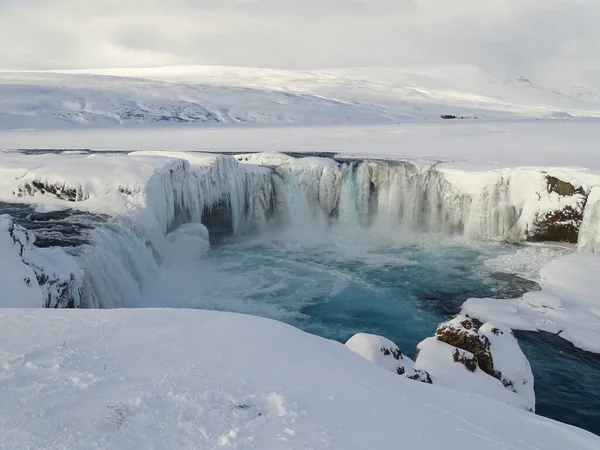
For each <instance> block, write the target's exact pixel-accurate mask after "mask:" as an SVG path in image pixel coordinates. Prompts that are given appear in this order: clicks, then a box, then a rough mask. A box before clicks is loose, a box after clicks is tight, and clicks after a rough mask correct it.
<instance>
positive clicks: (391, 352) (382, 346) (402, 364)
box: [344, 333, 431, 383]
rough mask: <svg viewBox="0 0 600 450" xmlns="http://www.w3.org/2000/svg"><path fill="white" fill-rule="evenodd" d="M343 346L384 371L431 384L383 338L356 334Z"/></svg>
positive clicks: (427, 377)
mask: <svg viewBox="0 0 600 450" xmlns="http://www.w3.org/2000/svg"><path fill="white" fill-rule="evenodd" d="M344 345H345V346H346V347H348V348H349V349H350V350H352V351H353V352H354V353H357V354H359V355H360V356H362V357H363V358H365V359H366V360H367V361H371V362H372V363H373V364H375V365H376V366H379V367H382V368H383V369H385V370H388V371H390V372H394V373H396V374H398V375H404V376H405V377H407V378H410V379H412V380H418V381H423V382H426V383H431V378H430V377H429V374H428V373H427V372H425V371H416V370H415V369H414V366H415V363H414V361H413V360H411V359H410V358H408V357H407V356H406V355H403V354H402V352H401V351H400V349H399V348H398V346H397V345H396V344H394V343H393V342H392V341H390V340H389V339H386V338H384V337H383V336H377V335H374V334H367V333H357V334H355V335H354V336H352V337H351V338H350V339H348V341H347V342H346V344H344Z"/></svg>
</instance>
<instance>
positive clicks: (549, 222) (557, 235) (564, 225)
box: [527, 175, 588, 244]
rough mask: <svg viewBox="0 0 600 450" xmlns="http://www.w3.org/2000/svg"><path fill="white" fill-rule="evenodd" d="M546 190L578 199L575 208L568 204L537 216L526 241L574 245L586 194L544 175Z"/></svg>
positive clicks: (581, 219)
mask: <svg viewBox="0 0 600 450" xmlns="http://www.w3.org/2000/svg"><path fill="white" fill-rule="evenodd" d="M546 188H547V190H548V192H549V193H556V194H558V195H559V197H561V198H563V197H574V196H576V197H579V198H578V199H577V202H576V206H573V205H572V204H569V205H566V206H564V207H563V208H561V209H557V210H554V211H550V212H546V213H544V214H538V216H537V217H536V219H535V221H534V223H533V230H532V232H530V233H528V236H527V240H529V241H533V242H539V241H552V242H566V243H570V244H576V243H577V240H578V237H579V229H580V228H581V224H582V222H583V212H584V210H585V205H586V203H587V197H588V193H587V192H586V191H585V190H584V189H583V187H581V186H579V187H577V188H576V187H575V186H573V185H572V184H571V183H568V182H566V181H563V180H559V179H558V178H556V177H553V176H550V175H546Z"/></svg>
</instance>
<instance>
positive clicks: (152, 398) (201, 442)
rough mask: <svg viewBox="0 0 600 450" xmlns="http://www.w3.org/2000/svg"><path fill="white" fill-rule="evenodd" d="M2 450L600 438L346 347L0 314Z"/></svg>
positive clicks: (190, 319) (231, 320) (582, 444)
mask: <svg viewBox="0 0 600 450" xmlns="http://www.w3.org/2000/svg"><path fill="white" fill-rule="evenodd" d="M0 321H1V322H2V327H1V328H0V343H1V351H0V391H1V392H2V402H0V430H2V431H1V434H2V439H1V440H0V448H6V449H9V448H13V449H16V448H45V449H59V448H69V449H70V450H77V449H90V448H98V449H100V448H102V449H119V450H126V449H139V448H156V449H158V448H160V449H171V448H172V449H175V448H198V449H207V450H208V449H218V448H237V449H250V448H253V449H261V450H271V449H282V450H283V449H286V450H292V449H309V448H312V449H315V450H324V449H336V450H337V449H345V450H351V449H356V450H364V449H365V448H373V449H378V450H387V449H390V450H391V449H397V448H400V447H401V448H412V449H415V450H442V449H448V448H457V449H458V448H460V449H463V450H480V449H481V448H496V449H505V450H509V449H511V450H516V449H524V448H528V449H540V450H541V449H546V450H563V449H569V450H580V449H581V450H583V449H586V450H595V449H597V448H599V447H600V438H598V437H597V436H594V435H592V434H590V433H588V432H586V431H583V430H580V429H577V428H573V427H570V426H567V425H563V424H560V423H557V422H554V421H551V420H549V419H545V418H542V417H539V416H536V415H534V414H531V413H528V412H525V411H520V410H518V409H515V408H513V407H510V406H508V405H505V404H502V403H497V402H494V401H492V400H489V399H485V398H482V397H479V396H477V395H474V394H467V393H464V392H460V391H455V390H452V389H447V388H443V387H438V386H435V385H426V384H424V383H417V382H415V381H412V380H408V379H406V378H404V377H399V376H398V375H396V374H394V373H390V372H388V371H386V370H382V369H381V368H379V367H377V366H375V365H373V364H371V363H370V362H368V361H366V360H365V359H363V358H362V357H360V356H358V355H356V354H355V353H353V352H352V351H350V350H349V349H347V348H345V347H344V346H343V345H342V344H339V343H337V342H333V341H328V340H325V339H322V338H318V337H316V336H312V335H308V334H305V333H303V332H301V331H299V330H297V329H294V328H293V327H290V326H288V325H284V324H282V323H278V322H273V321H270V320H266V319H260V318H256V317H250V316H243V315H237V314H228V313H219V312H209V311H199V310H195V311H189V310H112V311H98V310H96V311H90V310H86V311H81V310H58V311H50V310H41V309H40V310H2V311H0Z"/></svg>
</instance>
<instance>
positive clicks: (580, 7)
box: [0, 0, 600, 77]
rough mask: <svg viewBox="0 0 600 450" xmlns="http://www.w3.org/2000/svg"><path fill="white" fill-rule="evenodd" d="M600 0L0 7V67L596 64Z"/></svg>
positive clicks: (126, 0) (537, 67)
mask: <svg viewBox="0 0 600 450" xmlns="http://www.w3.org/2000/svg"><path fill="white" fill-rule="evenodd" d="M598 24H600V0H0V43H1V44H0V68H3V69H34V68H36V69H37V68H40V69H43V68H100V67H139V66H158V65H168V64H219V65H242V66H254V67H276V68H328V67H350V66H366V65H374V66H375V65H376V66H399V65H400V66H401V65H408V64H421V63H434V64H465V63H466V64H476V65H479V66H481V67H483V68H484V69H487V70H489V71H491V72H494V73H511V74H524V75H527V76H538V77H540V76H547V75H552V76H558V75H562V74H563V73H565V72H574V71H589V70H596V69H598V68H599V67H600V25H598Z"/></svg>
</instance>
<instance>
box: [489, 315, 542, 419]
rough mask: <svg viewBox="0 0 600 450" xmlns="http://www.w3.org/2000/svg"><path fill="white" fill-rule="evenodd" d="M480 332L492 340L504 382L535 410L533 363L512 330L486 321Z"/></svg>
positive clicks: (492, 346) (494, 355)
mask: <svg viewBox="0 0 600 450" xmlns="http://www.w3.org/2000/svg"><path fill="white" fill-rule="evenodd" d="M479 334H480V335H482V336H485V337H486V338H487V339H488V340H489V342H490V353H491V354H492V356H493V359H494V361H493V362H494V370H495V372H496V373H497V374H499V375H500V381H502V384H503V385H504V386H505V387H506V388H508V389H512V390H513V392H515V393H516V394H518V395H520V396H521V397H522V398H523V399H525V401H526V402H527V403H528V405H529V408H530V409H531V410H532V411H535V391H534V389H533V386H534V384H533V373H532V371H531V365H530V364H529V360H528V359H527V357H526V356H525V355H524V354H523V351H522V350H521V347H519V342H518V341H517V339H516V338H515V336H514V334H513V332H512V330H511V329H510V328H508V327H507V326H506V325H501V324H492V323H484V324H483V325H482V326H481V327H480V328H479Z"/></svg>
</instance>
